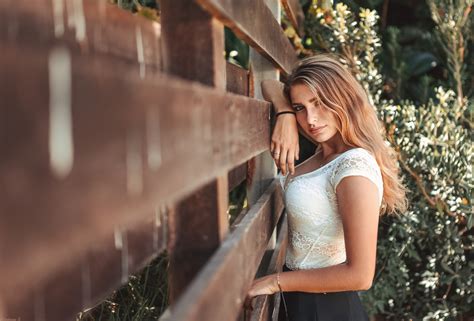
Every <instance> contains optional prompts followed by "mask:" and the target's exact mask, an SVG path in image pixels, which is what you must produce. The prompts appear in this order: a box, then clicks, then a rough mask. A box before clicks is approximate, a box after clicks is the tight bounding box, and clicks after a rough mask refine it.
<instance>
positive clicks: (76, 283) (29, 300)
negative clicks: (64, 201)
mask: <svg viewBox="0 0 474 321" xmlns="http://www.w3.org/2000/svg"><path fill="white" fill-rule="evenodd" d="M165 226H166V225H165V224H158V222H157V218H156V217H155V215H153V216H151V215H150V218H148V219H146V220H144V221H142V222H139V224H136V225H135V226H133V227H130V228H127V229H125V228H124V229H121V230H120V229H116V231H115V232H114V233H112V234H109V235H108V236H107V237H106V238H104V239H102V240H100V241H96V242H94V244H93V245H88V248H87V246H85V248H84V253H82V254H81V255H78V256H75V257H71V258H70V260H69V261H68V262H67V263H66V264H64V265H62V266H60V267H58V268H57V271H56V272H55V273H54V275H49V276H48V278H47V279H45V280H43V281H42V282H41V283H37V284H35V289H33V291H31V289H30V291H22V290H21V289H19V290H18V291H8V292H4V293H3V300H4V302H3V303H4V305H5V311H4V312H3V313H4V314H3V315H1V317H8V318H13V319H19V318H21V320H48V321H62V320H73V319H75V316H76V315H77V313H78V312H80V311H81V310H83V309H85V308H90V307H92V306H93V305H95V304H97V303H98V302H99V301H100V300H103V299H104V298H105V297H106V296H107V295H110V294H111V292H112V290H114V289H116V288H118V287H119V286H120V285H121V284H123V283H124V282H125V281H126V280H127V279H128V276H129V274H132V273H135V272H137V271H138V270H139V269H141V268H143V267H144V266H145V264H146V263H148V262H149V261H151V259H152V258H153V257H155V256H156V255H158V254H159V253H160V252H161V251H162V250H163V249H164V248H165V246H166V240H165V239H164V238H163V236H165V235H166V234H165V231H164V228H165Z"/></svg>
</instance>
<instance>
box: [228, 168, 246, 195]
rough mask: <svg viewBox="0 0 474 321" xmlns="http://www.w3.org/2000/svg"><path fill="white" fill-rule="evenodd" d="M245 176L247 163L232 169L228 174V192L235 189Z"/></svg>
mask: <svg viewBox="0 0 474 321" xmlns="http://www.w3.org/2000/svg"><path fill="white" fill-rule="evenodd" d="M246 176H247V163H243V164H242V165H239V166H237V167H235V168H234V169H232V170H231V171H230V172H229V174H228V180H229V191H231V190H233V189H234V188H236V187H237V186H238V185H239V184H240V183H242V182H243V181H244V180H245V179H246Z"/></svg>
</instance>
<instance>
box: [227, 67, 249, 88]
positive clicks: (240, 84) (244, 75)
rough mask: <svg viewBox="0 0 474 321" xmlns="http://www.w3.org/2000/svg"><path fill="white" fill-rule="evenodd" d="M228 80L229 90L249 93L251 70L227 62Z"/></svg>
mask: <svg viewBox="0 0 474 321" xmlns="http://www.w3.org/2000/svg"><path fill="white" fill-rule="evenodd" d="M226 81H227V86H226V88H227V91H229V92H232V93H234V94H239V95H244V96H248V95H249V72H248V70H246V69H244V68H242V67H240V66H237V65H234V64H233V63H230V62H227V63H226Z"/></svg>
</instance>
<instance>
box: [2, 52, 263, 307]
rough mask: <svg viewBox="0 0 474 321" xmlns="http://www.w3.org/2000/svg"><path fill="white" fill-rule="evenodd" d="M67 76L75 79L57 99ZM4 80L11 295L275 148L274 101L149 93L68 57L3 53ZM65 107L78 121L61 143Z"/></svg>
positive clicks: (103, 63)
mask: <svg viewBox="0 0 474 321" xmlns="http://www.w3.org/2000/svg"><path fill="white" fill-rule="evenodd" d="M57 50H59V51H57ZM49 60H50V61H52V64H51V65H52V67H51V68H48V61H49ZM69 62H70V63H69ZM56 68H60V70H61V74H62V75H65V76H66V78H63V79H62V80H63V82H62V84H63V86H58V85H57V84H54V83H55V81H52V83H53V85H51V87H50V86H49V85H48V84H49V80H50V77H49V76H50V75H52V74H54V72H55V71H54V70H56ZM0 69H1V70H2V73H1V74H0V79H1V83H2V84H4V87H3V88H2V89H1V94H2V97H1V98H0V99H1V100H2V101H3V103H2V104H1V105H0V114H1V117H0V119H1V122H2V126H0V135H1V137H2V139H1V140H0V150H2V158H1V159H0V195H2V200H1V202H0V204H1V205H0V213H1V215H0V255H1V257H0V261H1V262H2V265H1V273H0V285H1V286H0V289H1V290H0V291H1V292H2V293H3V291H12V290H11V289H22V288H23V289H26V288H29V285H30V284H31V283H32V282H33V281H35V280H37V281H41V279H42V278H46V277H48V276H49V275H51V274H52V273H53V274H54V273H55V269H56V267H58V266H62V265H64V264H65V262H67V261H68V260H69V259H70V258H71V257H74V256H75V255H76V254H78V253H80V252H81V251H82V249H83V248H84V247H85V246H86V245H87V244H92V243H93V242H94V241H95V240H96V239H97V238H98V237H100V236H104V235H107V234H108V233H109V232H111V230H112V229H113V225H112V224H111V222H113V223H114V224H118V225H124V226H127V225H128V224H129V223H133V222H136V221H137V220H140V219H141V218H143V217H145V216H146V215H148V214H149V213H150V212H151V211H152V210H153V209H154V208H156V207H157V206H159V205H160V204H162V203H163V202H164V201H165V200H166V201H168V202H175V201H177V200H179V199H182V198H183V197H185V196H186V195H189V193H191V192H192V191H194V190H196V188H198V187H200V186H203V185H204V184H206V183H208V182H209V181H211V180H212V179H213V178H215V177H217V176H219V175H222V173H225V172H226V171H228V170H230V169H232V168H234V167H236V166H238V165H239V164H242V163H243V162H245V160H247V159H248V158H250V157H252V156H254V155H256V154H258V153H260V152H261V151H263V150H266V149H267V148H268V142H269V135H270V128H269V122H268V116H269V110H270V105H269V104H268V103H266V102H263V101H258V100H255V99H251V98H247V97H242V96H238V95H233V94H229V93H225V92H223V91H219V90H215V89H212V88H209V87H206V86H202V85H199V84H196V83H189V82H185V81H179V80H176V79H173V78H172V77H165V76H160V77H151V76H148V75H147V78H146V79H145V81H144V80H142V79H141V78H140V76H139V74H138V73H137V72H136V70H135V69H133V68H130V66H129V65H127V64H123V65H122V64H119V63H117V61H109V60H107V59H105V60H104V59H101V57H95V56H88V57H84V56H82V55H74V54H71V53H70V52H68V51H67V50H66V51H63V50H60V49H55V50H53V51H52V52H47V51H42V50H39V49H38V50H35V51H32V50H31V49H30V48H28V47H10V46H3V48H2V59H1V60H0ZM69 70H70V71H69ZM68 75H70V77H67V76H68ZM52 77H53V76H52ZM53 78H54V77H53ZM68 79H71V81H70V83H71V84H70V96H68V95H69V94H68V88H69V87H68V86H67V83H68V82H69V81H68ZM60 80H61V79H60ZM56 81H57V79H56ZM19 84H21V85H19ZM55 86H56V87H55ZM50 91H51V93H50ZM58 91H59V93H58ZM63 91H64V92H63ZM61 92H62V93H63V94H64V97H62V96H61ZM25 93H28V94H25ZM56 95H59V96H61V97H62V98H63V99H64V101H63V103H64V106H63V107H64V108H65V109H64V110H63V111H65V112H66V113H67V111H68V110H69V109H68V106H69V107H70V113H71V118H70V119H68V117H65V118H64V119H63V122H61V124H62V125H64V126H65V127H64V128H63V130H62V131H61V132H59V133H58V132H55V129H54V126H56V125H57V124H56V125H55V121H56V120H55V118H54V117H56V116H58V115H55V116H54V117H53V113H54V109H50V103H49V101H50V98H51V99H53V98H52V97H57V96H56ZM66 96H68V97H70V105H69V104H68V99H67V97H66ZM150 101H154V102H155V103H153V104H150ZM56 135H59V136H60V137H63V138H64V136H66V137H68V136H69V137H71V141H72V146H70V147H71V149H70V150H69V156H70V158H68V157H67V156H68V150H67V148H66V157H65V159H57V157H58V155H55V154H54V153H53V150H54V148H55V144H56V142H55V141H54V139H52V141H51V142H50V138H55V136H56ZM50 144H51V145H50ZM60 146H61V147H67V146H68V142H67V141H66V142H65V143H64V144H62V145H60ZM196 146H199V148H196ZM55 157H56V158H55ZM68 159H69V161H68ZM71 162H72V163H71ZM51 253H54V256H51V255H50V254H51ZM18 274H21V275H22V277H21V278H18V277H17V276H18ZM0 297H1V294H0ZM0 301H1V300H0Z"/></svg>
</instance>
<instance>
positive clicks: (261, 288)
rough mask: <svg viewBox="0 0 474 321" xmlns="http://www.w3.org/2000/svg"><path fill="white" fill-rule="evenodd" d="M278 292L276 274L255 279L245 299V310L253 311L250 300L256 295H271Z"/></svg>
mask: <svg viewBox="0 0 474 321" xmlns="http://www.w3.org/2000/svg"><path fill="white" fill-rule="evenodd" d="M278 291H279V288H278V283H277V279H276V274H270V275H267V276H264V277H261V278H258V279H255V280H254V281H253V283H252V286H251V287H250V290H249V291H248V293H247V297H246V298H245V303H244V306H245V308H247V309H253V307H252V299H253V298H254V297H255V296H258V295H271V294H273V293H276V292H278Z"/></svg>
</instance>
